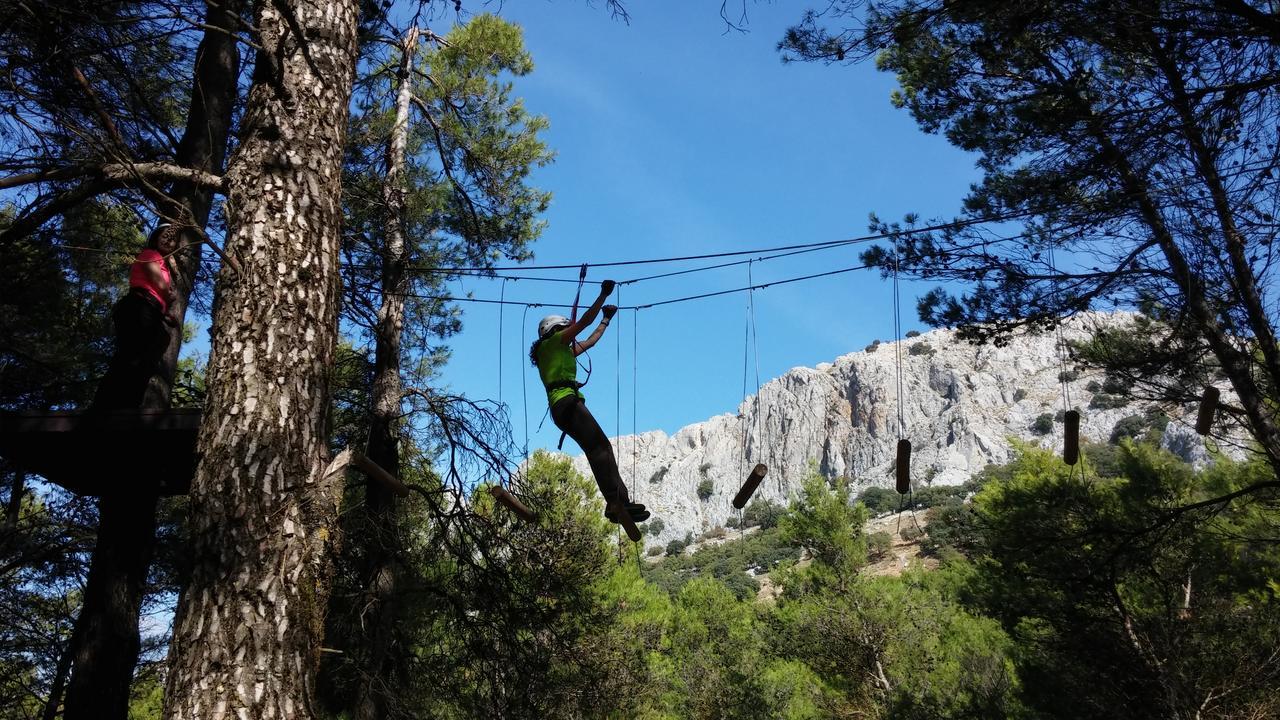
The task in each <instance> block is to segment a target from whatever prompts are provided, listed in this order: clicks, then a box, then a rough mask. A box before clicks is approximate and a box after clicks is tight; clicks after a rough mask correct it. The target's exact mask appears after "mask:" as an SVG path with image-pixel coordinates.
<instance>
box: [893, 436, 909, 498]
mask: <svg viewBox="0 0 1280 720" xmlns="http://www.w3.org/2000/svg"><path fill="white" fill-rule="evenodd" d="M894 469H895V470H896V471H897V474H898V494H900V495H906V494H907V493H909V492H911V441H910V440H908V439H906V438H902V439H901V440H899V441H898V462H897V463H896V466H895V468H894Z"/></svg>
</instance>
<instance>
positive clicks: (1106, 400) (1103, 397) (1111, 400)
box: [1089, 392, 1129, 410]
mask: <svg viewBox="0 0 1280 720" xmlns="http://www.w3.org/2000/svg"><path fill="white" fill-rule="evenodd" d="M1128 404H1129V398H1127V397H1124V396H1123V395H1111V394H1109V393H1105V392H1100V393H1098V394H1097V395H1094V396H1093V399H1092V400H1090V401H1089V407H1091V408H1095V409H1098V410H1111V409H1114V408H1122V407H1124V406H1125V405H1128Z"/></svg>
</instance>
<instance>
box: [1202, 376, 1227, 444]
mask: <svg viewBox="0 0 1280 720" xmlns="http://www.w3.org/2000/svg"><path fill="white" fill-rule="evenodd" d="M1221 396H1222V393H1220V392H1219V391H1218V388H1216V387H1214V386H1212V385H1210V386H1209V387H1207V388H1205V389H1204V397H1202V398H1200V412H1199V413H1197V414H1196V432H1197V433H1199V434H1201V435H1208V434H1209V431H1210V430H1212V429H1213V415H1214V413H1216V412H1217V411H1218V398H1219V397H1221Z"/></svg>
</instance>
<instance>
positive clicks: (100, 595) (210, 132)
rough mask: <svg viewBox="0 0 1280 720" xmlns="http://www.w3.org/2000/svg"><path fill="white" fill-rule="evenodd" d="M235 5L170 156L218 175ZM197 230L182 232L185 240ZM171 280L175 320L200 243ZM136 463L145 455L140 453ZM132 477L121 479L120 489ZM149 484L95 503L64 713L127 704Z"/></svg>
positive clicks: (178, 205)
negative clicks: (95, 530) (92, 540)
mask: <svg viewBox="0 0 1280 720" xmlns="http://www.w3.org/2000/svg"><path fill="white" fill-rule="evenodd" d="M241 7H242V5H241V3H240V2H239V1H238V0H232V1H230V2H224V3H222V4H221V5H219V6H217V7H214V6H210V8H209V17H208V19H207V25H208V26H209V27H208V29H206V31H205V35H204V38H203V39H202V41H201V43H200V46H199V48H198V49H197V54H196V61H195V67H194V81H193V84H192V92H191V106H190V109H189V111H188V115H187V126H186V129H185V131H184V133H183V137H182V140H181V141H180V144H179V147H178V153H177V158H176V160H177V163H178V164H179V165H181V166H183V167H187V168H191V169H193V170H195V171H199V172H206V173H210V172H211V173H220V172H221V170H222V166H223V162H224V160H225V157H226V147H227V138H228V135H229V129H230V126H231V115H232V108H233V107H234V105H235V100H236V92H237V90H236V82H237V79H238V77H239V74H240V51H239V48H238V47H237V46H236V41H235V38H234V36H233V35H232V31H233V30H234V29H235V28H236V27H237V26H238V20H239V14H240V9H241ZM169 197H170V198H172V199H173V202H174V205H173V206H172V207H170V208H164V209H162V211H163V212H164V213H165V214H167V215H173V216H175V217H182V218H184V219H185V221H186V222H187V223H189V224H190V225H191V227H192V228H200V229H203V228H204V226H205V225H206V224H207V223H208V219H209V210H210V207H211V206H212V203H213V192H212V190H210V189H209V188H207V187H205V186H204V185H202V184H198V183H194V182H192V183H184V182H180V183H178V184H176V185H175V186H174V187H173V188H171V190H170V192H169ZM193 235H194V232H193V230H192V229H190V228H189V229H187V230H185V231H184V233H183V235H182V237H183V239H184V240H186V241H187V242H191V241H192V239H193ZM174 257H175V260H176V265H177V272H176V273H174V274H173V281H174V283H175V286H176V289H177V291H178V292H177V298H176V299H175V300H174V301H173V303H172V305H171V309H172V312H173V314H174V315H175V316H176V317H178V318H182V317H183V315H184V314H185V312H186V306H187V300H188V298H189V297H190V295H191V289H192V286H193V285H194V279H195V276H196V271H197V270H198V269H199V266H200V247H199V245H198V244H192V245H189V246H188V247H186V248H184V249H183V250H180V251H179V252H178V254H176V255H175V256H174ZM181 345H182V342H181V334H180V333H176V332H175V333H174V339H173V340H172V341H171V342H170V344H169V348H168V350H167V351H166V352H165V355H164V357H163V359H162V361H161V371H160V373H159V375H158V376H157V377H156V378H153V379H152V382H151V386H150V387H149V388H148V390H147V395H146V397H145V399H144V400H143V405H142V406H143V407H144V408H148V409H163V408H167V407H169V395H170V389H171V388H172V383H173V377H174V371H175V369H176V367H177V363H178V351H179V349H180V347H181ZM139 462H145V459H140V460H139ZM133 482H135V478H131V477H129V476H127V475H122V476H121V477H120V485H121V486H122V487H127V486H129V484H130V483H133ZM157 501H158V497H157V495H156V494H155V493H154V492H139V493H126V494H123V495H108V496H104V497H103V498H102V501H101V502H100V503H99V506H98V537H97V544H96V546H95V547H94V551H93V556H92V558H91V560H90V568H89V578H88V581H87V583H86V585H85V592H84V604H83V605H82V607H81V609H80V615H79V616H78V617H77V618H76V627H75V630H74V631H73V632H72V637H71V643H70V648H69V654H70V657H71V658H72V660H73V662H74V665H73V669H72V672H71V680H70V682H69V684H68V685H67V696H66V710H65V714H64V719H65V720H81V719H82V718H83V719H98V718H116V719H118V720H124V719H125V718H126V717H127V716H128V711H129V688H130V685H131V683H132V680H133V671H134V668H135V667H136V666H137V664H138V654H139V651H140V649H141V646H142V642H141V632H140V629H139V624H138V616H139V614H140V613H141V610H142V601H143V599H144V597H145V594H146V581H147V571H148V568H150V566H151V560H152V556H153V553H154V550H155V530H156V504H157Z"/></svg>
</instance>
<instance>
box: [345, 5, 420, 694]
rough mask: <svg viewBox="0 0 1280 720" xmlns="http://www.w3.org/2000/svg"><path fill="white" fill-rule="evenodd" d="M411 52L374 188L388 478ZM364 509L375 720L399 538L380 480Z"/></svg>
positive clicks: (365, 681) (377, 399) (380, 448)
mask: <svg viewBox="0 0 1280 720" xmlns="http://www.w3.org/2000/svg"><path fill="white" fill-rule="evenodd" d="M417 47H418V29H417V28H416V27H415V28H411V29H410V30H409V32H408V33H407V34H406V35H405V37H404V40H403V41H402V44H401V53H402V56H401V59H400V69H399V73H398V75H397V79H398V81H399V83H400V85H399V88H398V89H397V93H396V117H395V123H394V124H393V125H392V128H391V137H390V139H389V140H388V142H387V175H386V178H385V179H384V181H383V185H382V199H383V202H384V203H385V206H386V211H385V212H386V216H385V223H384V232H385V235H386V248H385V252H384V253H383V265H382V304H381V306H380V307H379V308H378V321H377V325H376V327H375V328H374V334H375V336H376V341H375V350H374V371H373V398H372V400H373V414H372V417H371V419H370V427H369V447H368V453H367V455H368V456H369V459H371V460H373V461H374V462H375V463H377V464H378V465H380V466H382V468H383V469H385V470H386V471H387V472H389V473H391V474H392V475H395V476H397V477H398V476H399V475H400V449H399V438H398V435H397V430H396V423H397V421H398V420H399V417H400V393H401V384H400V339H401V336H402V333H403V329H404V302H405V301H404V278H405V242H404V213H405V186H404V183H405V178H404V174H405V173H404V168H405V148H406V147H407V145H408V138H409V105H410V102H411V100H412V98H413V83H412V82H411V78H412V69H413V62H414V57H415V53H416V51H417ZM365 508H366V510H365V512H366V513H367V516H368V520H369V527H371V528H372V529H373V533H372V537H370V538H369V540H368V542H369V551H368V553H367V554H366V563H365V567H364V569H363V575H364V579H365V587H366V588H367V597H366V599H365V603H364V604H363V607H366V608H368V609H367V610H366V611H365V612H364V613H362V616H363V617H364V618H366V622H367V625H366V627H370V628H371V630H370V632H368V633H367V634H365V635H364V636H363V637H364V639H365V642H364V647H363V648H361V650H360V652H359V653H358V657H360V658H361V664H362V665H363V667H362V668H361V669H362V673H361V681H360V685H359V686H358V688H357V691H356V706H355V710H356V718H357V720H379V719H380V718H384V717H386V716H387V703H388V700H389V698H388V690H389V689H390V688H392V687H394V685H393V677H392V676H393V675H394V673H395V665H394V660H393V658H392V654H391V650H392V644H393V639H394V635H395V626H396V620H397V618H398V615H399V607H398V605H397V602H396V599H397V595H398V593H399V592H400V587H399V585H400V576H399V572H398V566H397V564H396V563H397V557H398V556H399V554H400V545H401V544H400V535H399V532H398V528H397V517H396V498H395V495H393V494H392V492H391V490H390V489H389V488H387V487H385V486H383V485H382V484H381V483H373V482H371V483H369V484H368V485H367V490H366V502H365Z"/></svg>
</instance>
